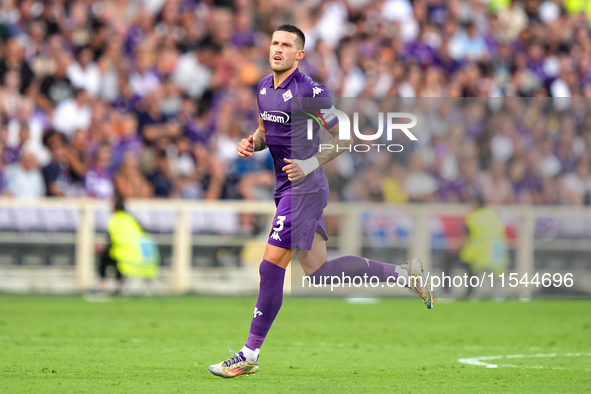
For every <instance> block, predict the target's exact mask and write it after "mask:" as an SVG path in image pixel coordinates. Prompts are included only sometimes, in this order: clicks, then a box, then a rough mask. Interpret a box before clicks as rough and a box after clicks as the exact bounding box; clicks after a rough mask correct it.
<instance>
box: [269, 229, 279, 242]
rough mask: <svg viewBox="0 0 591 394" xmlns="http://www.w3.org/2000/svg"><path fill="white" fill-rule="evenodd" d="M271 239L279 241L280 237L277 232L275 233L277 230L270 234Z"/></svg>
mask: <svg viewBox="0 0 591 394" xmlns="http://www.w3.org/2000/svg"><path fill="white" fill-rule="evenodd" d="M271 239H274V240H275V241H281V238H279V234H277V231H275V232H274V233H273V234H271Z"/></svg>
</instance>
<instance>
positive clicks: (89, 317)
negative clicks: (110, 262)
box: [0, 295, 591, 393]
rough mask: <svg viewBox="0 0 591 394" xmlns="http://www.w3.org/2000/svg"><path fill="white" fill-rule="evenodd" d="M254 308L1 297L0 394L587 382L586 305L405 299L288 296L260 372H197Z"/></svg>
mask: <svg viewBox="0 0 591 394" xmlns="http://www.w3.org/2000/svg"><path fill="white" fill-rule="evenodd" d="M254 302H255V299H254V298H252V297H247V298H230V297H197V296H190V297H178V298H177V297H162V298H121V299H118V300H113V301H110V302H106V303H89V302H86V301H84V300H83V299H82V298H81V297H76V296H67V297H65V296H64V297H58V296H51V297H42V296H11V295H2V296H0V392H2V393H103V392H104V393H197V392H199V393H215V392H233V393H242V392H243V393H258V392H265V393H266V392H270V393H280V392H306V393H313V392H318V393H327V392H335V393H337V392H338V393H340V392H353V393H359V392H368V393H370V392H371V393H374V392H403V393H417V392H425V393H446V392H466V393H488V392H512V393H513V392H536V393H541V392H548V393H557V392H577V393H579V392H583V391H586V390H590V389H591V318H590V316H591V301H589V300H535V301H531V302H526V303H525V302H519V301H516V300H509V301H505V302H500V303H497V302H494V301H479V302H469V301H456V302H453V303H439V304H436V305H435V308H434V309H433V310H431V311H428V310H427V309H426V308H425V307H424V305H422V304H421V302H420V301H419V300H418V299H414V298H413V299H386V300H381V302H379V303H377V304H374V305H354V304H348V303H346V302H345V301H344V300H342V299H296V298H286V299H285V302H284V304H283V309H282V310H281V312H280V313H279V316H278V318H277V320H276V322H275V325H274V326H273V328H272V330H271V332H270V334H269V336H268V337H267V341H266V343H265V346H264V347H263V351H262V353H261V360H260V366H261V367H260V371H259V373H258V374H256V375H254V376H243V377H238V378H235V379H222V378H215V377H214V376H213V375H211V374H210V373H209V372H208V371H207V366H208V365H209V364H212V363H215V362H218V361H221V360H222V359H225V358H227V357H228V356H229V353H228V351H227V350H226V347H227V345H229V346H231V347H233V349H234V350H240V348H241V346H242V345H243V343H244V340H245V339H246V335H247V332H248V327H249V324H250V318H251V316H252V314H251V312H252V309H253V306H254ZM484 356H504V357H503V358H502V359H498V358H497V359H494V360H493V359H486V358H484V359H482V358H480V357H484ZM506 356H509V357H506ZM460 358H473V359H476V360H485V361H484V362H483V363H484V364H486V363H497V364H498V368H487V367H486V366H479V365H467V364H462V363H460V362H458V359H460ZM486 360H488V361H486ZM508 365H512V366H508Z"/></svg>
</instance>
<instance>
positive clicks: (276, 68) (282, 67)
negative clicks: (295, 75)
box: [269, 55, 295, 73]
mask: <svg viewBox="0 0 591 394" xmlns="http://www.w3.org/2000/svg"><path fill="white" fill-rule="evenodd" d="M273 56H274V55H273ZM273 56H270V57H269V66H270V67H271V70H273V72H276V73H283V72H285V71H288V70H290V69H291V68H292V67H293V65H294V63H295V59H291V61H290V60H289V59H286V58H285V57H283V62H281V63H280V64H274V63H273Z"/></svg>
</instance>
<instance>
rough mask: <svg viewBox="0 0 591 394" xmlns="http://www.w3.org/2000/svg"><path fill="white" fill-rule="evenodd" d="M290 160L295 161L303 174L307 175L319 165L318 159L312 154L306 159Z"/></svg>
mask: <svg viewBox="0 0 591 394" xmlns="http://www.w3.org/2000/svg"><path fill="white" fill-rule="evenodd" d="M292 161H293V162H294V163H296V164H297V165H298V166H300V168H301V169H302V171H303V172H304V176H306V175H308V174H309V173H311V172H312V171H314V170H315V169H317V168H318V167H320V163H319V162H318V159H317V158H316V157H314V156H312V157H310V158H309V159H306V160H297V159H293V160H292Z"/></svg>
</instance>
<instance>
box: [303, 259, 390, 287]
mask: <svg viewBox="0 0 591 394" xmlns="http://www.w3.org/2000/svg"><path fill="white" fill-rule="evenodd" d="M364 274H367V276H368V277H369V278H371V277H372V276H377V277H378V278H379V280H380V282H385V281H386V278H388V277H389V276H392V277H394V278H395V279H398V273H397V272H396V264H385V263H380V262H379V261H374V260H370V259H365V258H363V257H359V256H343V257H339V258H336V259H334V260H329V261H327V262H325V263H324V264H322V266H321V267H320V268H318V269H317V270H316V271H314V273H313V274H312V275H310V278H316V279H318V278H321V277H323V276H330V277H334V276H338V277H339V278H342V277H343V276H345V277H353V276H359V277H363V275H364Z"/></svg>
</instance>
